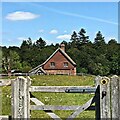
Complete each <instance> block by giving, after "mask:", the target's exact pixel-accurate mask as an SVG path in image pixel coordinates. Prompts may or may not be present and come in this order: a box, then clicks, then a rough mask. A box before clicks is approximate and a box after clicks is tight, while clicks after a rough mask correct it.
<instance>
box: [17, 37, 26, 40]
mask: <svg viewBox="0 0 120 120" xmlns="http://www.w3.org/2000/svg"><path fill="white" fill-rule="evenodd" d="M17 40H20V41H23V40H27V39H26V38H25V37H18V38H17Z"/></svg>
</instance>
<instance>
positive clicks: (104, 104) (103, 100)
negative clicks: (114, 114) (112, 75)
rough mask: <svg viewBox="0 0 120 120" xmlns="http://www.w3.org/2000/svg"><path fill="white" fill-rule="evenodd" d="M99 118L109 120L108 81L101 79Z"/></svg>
mask: <svg viewBox="0 0 120 120" xmlns="http://www.w3.org/2000/svg"><path fill="white" fill-rule="evenodd" d="M100 114H101V115H100V116H101V119H103V118H104V119H110V118H111V110H110V79H109V78H108V77H102V79H101V80H100Z"/></svg>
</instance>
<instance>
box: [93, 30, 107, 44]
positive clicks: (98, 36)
mask: <svg viewBox="0 0 120 120" xmlns="http://www.w3.org/2000/svg"><path fill="white" fill-rule="evenodd" d="M94 43H95V44H97V45H103V44H105V38H104V37H103V35H102V33H101V31H98V32H97V34H96V37H95V39H94Z"/></svg>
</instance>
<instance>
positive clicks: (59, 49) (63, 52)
mask: <svg viewBox="0 0 120 120" xmlns="http://www.w3.org/2000/svg"><path fill="white" fill-rule="evenodd" d="M58 51H60V52H61V53H62V54H63V55H64V56H65V57H66V58H67V59H68V60H69V61H70V62H71V63H72V64H73V65H74V66H76V63H75V62H74V61H73V60H72V59H71V58H70V57H69V56H68V55H67V54H66V53H65V51H63V50H62V49H61V48H58V49H57V50H56V51H55V52H54V53H53V54H52V55H51V56H50V57H49V58H48V59H47V60H46V61H45V62H43V63H42V64H40V65H38V66H37V67H35V68H33V69H32V70H30V71H29V72H32V71H34V70H36V69H38V68H39V67H42V66H43V65H44V64H46V63H47V62H48V61H49V60H50V59H51V58H52V57H53V56H54V55H55V54H56V53H57V52H58Z"/></svg>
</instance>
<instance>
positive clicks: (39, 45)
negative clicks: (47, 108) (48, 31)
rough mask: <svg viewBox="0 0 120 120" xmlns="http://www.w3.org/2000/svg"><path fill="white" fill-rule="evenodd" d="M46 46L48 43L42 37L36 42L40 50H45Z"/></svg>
mask: <svg viewBox="0 0 120 120" xmlns="http://www.w3.org/2000/svg"><path fill="white" fill-rule="evenodd" d="M45 45H46V42H45V41H44V40H43V39H42V38H41V37H40V38H39V39H38V40H37V41H36V46H37V47H38V48H40V49H42V48H44V47H45Z"/></svg>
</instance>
